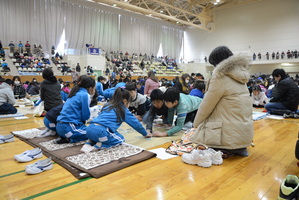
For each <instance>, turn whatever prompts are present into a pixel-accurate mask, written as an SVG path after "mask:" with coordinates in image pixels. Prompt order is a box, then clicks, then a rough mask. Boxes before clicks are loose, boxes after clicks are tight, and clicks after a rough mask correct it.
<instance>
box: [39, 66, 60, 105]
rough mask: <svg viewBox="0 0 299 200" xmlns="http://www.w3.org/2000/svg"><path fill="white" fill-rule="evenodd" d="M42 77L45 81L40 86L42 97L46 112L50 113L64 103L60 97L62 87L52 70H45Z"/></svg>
mask: <svg viewBox="0 0 299 200" xmlns="http://www.w3.org/2000/svg"><path fill="white" fill-rule="evenodd" d="M42 76H43V78H44V80H43V82H42V83H41V85H40V97H41V100H42V101H44V106H45V111H49V110H51V109H52V108H54V107H56V106H59V105H60V104H62V103H63V102H62V98H61V95H60V91H61V86H60V83H59V81H57V79H56V77H55V76H54V73H53V71H52V69H51V68H45V69H44V70H43V73H42Z"/></svg>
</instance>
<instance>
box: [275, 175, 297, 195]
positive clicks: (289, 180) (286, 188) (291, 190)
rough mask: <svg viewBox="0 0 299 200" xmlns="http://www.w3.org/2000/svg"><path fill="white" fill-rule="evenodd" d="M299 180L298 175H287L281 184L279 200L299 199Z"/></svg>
mask: <svg viewBox="0 0 299 200" xmlns="http://www.w3.org/2000/svg"><path fill="white" fill-rule="evenodd" d="M298 195H299V178H298V176H296V175H290V174H289V175H287V176H286V177H285V179H284V180H283V181H282V182H281V185H280V190H279V196H278V197H277V199H278V200H287V199H288V200H292V199H298Z"/></svg>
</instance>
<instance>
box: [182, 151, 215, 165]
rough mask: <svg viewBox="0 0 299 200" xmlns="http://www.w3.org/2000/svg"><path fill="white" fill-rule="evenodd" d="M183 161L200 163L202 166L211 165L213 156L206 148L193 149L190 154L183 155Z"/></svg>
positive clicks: (191, 163)
mask: <svg viewBox="0 0 299 200" xmlns="http://www.w3.org/2000/svg"><path fill="white" fill-rule="evenodd" d="M182 160H183V162H185V163H187V164H190V165H198V166H200V167H211V165H212V158H211V154H210V153H209V152H206V151H204V150H193V151H191V153H190V154H187V153H184V154H183V155H182Z"/></svg>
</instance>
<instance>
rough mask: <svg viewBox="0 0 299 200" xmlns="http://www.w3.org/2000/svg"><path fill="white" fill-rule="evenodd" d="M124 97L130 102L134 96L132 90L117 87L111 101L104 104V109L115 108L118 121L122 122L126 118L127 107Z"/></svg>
mask: <svg viewBox="0 0 299 200" xmlns="http://www.w3.org/2000/svg"><path fill="white" fill-rule="evenodd" d="M124 99H126V100H127V101H128V102H131V100H132V96H131V94H130V92H129V91H128V90H125V89H123V88H121V87H119V88H117V89H116V90H115V92H114V94H113V97H112V99H111V101H109V102H108V103H106V104H105V105H104V107H103V111H104V110H106V109H107V111H110V110H112V109H115V110H116V115H117V121H118V122H121V121H122V120H125V109H126V107H125V106H124V105H123V100H124Z"/></svg>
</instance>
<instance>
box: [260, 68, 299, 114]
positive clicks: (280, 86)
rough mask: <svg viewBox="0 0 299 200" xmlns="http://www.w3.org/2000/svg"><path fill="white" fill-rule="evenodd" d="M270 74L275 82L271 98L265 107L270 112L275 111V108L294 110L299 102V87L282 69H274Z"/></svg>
mask: <svg viewBox="0 0 299 200" xmlns="http://www.w3.org/2000/svg"><path fill="white" fill-rule="evenodd" d="M272 76H273V78H274V79H275V81H276V82H277V84H276V86H275V87H274V88H273V89H272V98H271V99H270V102H269V103H267V104H266V105H265V109H266V110H267V111H269V112H270V113H273V112H275V110H286V112H288V111H287V110H289V111H292V112H296V111H297V109H298V104H299V87H298V86H297V85H296V83H295V81H294V80H292V79H291V78H290V77H288V76H287V74H286V73H285V71H284V70H283V69H275V70H274V71H273V72H272Z"/></svg>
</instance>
